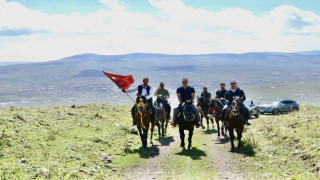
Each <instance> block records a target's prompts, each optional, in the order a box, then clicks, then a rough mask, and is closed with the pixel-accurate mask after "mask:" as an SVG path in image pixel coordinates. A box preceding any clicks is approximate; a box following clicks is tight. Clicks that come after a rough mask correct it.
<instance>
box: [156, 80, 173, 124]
mask: <svg viewBox="0 0 320 180" xmlns="http://www.w3.org/2000/svg"><path fill="white" fill-rule="evenodd" d="M154 95H155V96H158V95H161V96H162V97H164V103H165V104H164V108H165V109H166V110H167V111H168V115H167V119H170V113H171V106H170V104H169V102H168V99H169V98H170V94H169V91H168V90H166V89H165V88H164V83H163V82H160V85H159V87H158V88H157V89H156V91H155V93H154Z"/></svg>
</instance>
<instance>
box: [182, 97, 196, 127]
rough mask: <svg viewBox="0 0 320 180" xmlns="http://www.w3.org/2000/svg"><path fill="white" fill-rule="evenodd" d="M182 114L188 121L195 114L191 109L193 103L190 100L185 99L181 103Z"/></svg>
mask: <svg viewBox="0 0 320 180" xmlns="http://www.w3.org/2000/svg"><path fill="white" fill-rule="evenodd" d="M183 116H184V118H185V120H186V121H188V122H191V121H194V119H195V116H194V110H193V105H192V101H191V100H187V101H186V102H185V103H184V104H183Z"/></svg>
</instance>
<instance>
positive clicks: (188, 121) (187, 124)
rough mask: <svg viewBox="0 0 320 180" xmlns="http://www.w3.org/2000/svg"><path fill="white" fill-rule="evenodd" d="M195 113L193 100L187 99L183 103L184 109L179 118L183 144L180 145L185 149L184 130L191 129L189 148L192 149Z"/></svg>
mask: <svg viewBox="0 0 320 180" xmlns="http://www.w3.org/2000/svg"><path fill="white" fill-rule="evenodd" d="M195 118H196V117H195V114H194V109H193V105H192V101H191V100H187V101H186V102H185V103H184V104H183V105H182V111H181V112H179V114H178V119H179V121H178V122H179V133H180V139H181V144H180V147H182V148H183V149H185V143H184V137H185V134H184V130H187V131H189V138H188V142H189V144H188V150H190V149H191V147H192V136H193V131H194V121H195Z"/></svg>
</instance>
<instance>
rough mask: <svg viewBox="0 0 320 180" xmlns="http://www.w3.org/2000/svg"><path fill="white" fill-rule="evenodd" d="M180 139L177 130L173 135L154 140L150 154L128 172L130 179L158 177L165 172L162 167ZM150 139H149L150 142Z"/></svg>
mask: <svg viewBox="0 0 320 180" xmlns="http://www.w3.org/2000/svg"><path fill="white" fill-rule="evenodd" d="M178 140H179V133H177V132H175V133H174V134H173V135H169V136H168V137H165V138H160V139H155V138H154V140H153V143H154V145H153V146H151V147H150V148H151V150H150V153H149V154H146V155H144V156H143V158H145V160H143V162H142V163H140V165H137V166H136V167H134V168H133V169H131V170H130V172H129V173H128V175H126V176H127V178H128V179H146V180H147V179H157V177H160V176H161V174H163V173H164V170H163V168H162V164H163V162H164V161H165V160H166V158H167V157H168V155H169V154H170V153H171V152H172V149H173V148H174V147H176V144H177V143H178ZM149 141H150V139H148V143H149Z"/></svg>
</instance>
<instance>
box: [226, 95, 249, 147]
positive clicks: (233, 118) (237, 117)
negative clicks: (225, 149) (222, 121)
mask: <svg viewBox="0 0 320 180" xmlns="http://www.w3.org/2000/svg"><path fill="white" fill-rule="evenodd" d="M243 108H245V107H244V105H243V102H242V99H241V98H240V97H238V96H236V97H234V98H233V101H232V104H231V107H230V108H228V109H227V112H226V122H227V128H228V130H229V134H230V139H231V151H232V152H234V149H235V148H234V143H233V142H234V129H235V130H236V132H237V139H238V148H240V147H241V138H242V132H243V127H244V125H245V113H244V112H245V109H243Z"/></svg>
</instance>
